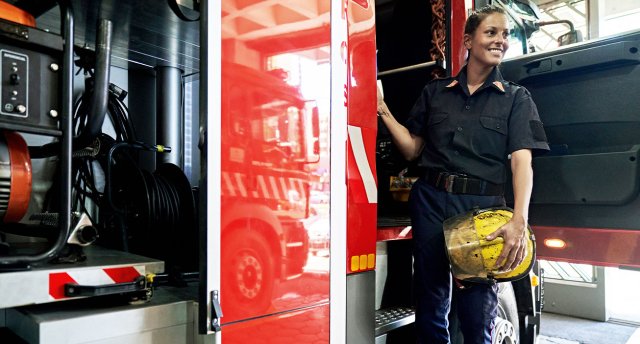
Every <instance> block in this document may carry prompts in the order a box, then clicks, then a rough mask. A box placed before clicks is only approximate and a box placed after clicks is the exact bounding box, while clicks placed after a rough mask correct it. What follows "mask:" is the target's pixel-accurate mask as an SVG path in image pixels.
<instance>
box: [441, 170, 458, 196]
mask: <svg viewBox="0 0 640 344" xmlns="http://www.w3.org/2000/svg"><path fill="white" fill-rule="evenodd" d="M456 177H457V176H456V175H455V174H449V175H447V176H446V179H445V180H444V189H445V190H446V191H447V192H448V193H452V192H453V182H454V181H455V180H456Z"/></svg>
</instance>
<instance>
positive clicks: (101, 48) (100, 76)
mask: <svg viewBox="0 0 640 344" xmlns="http://www.w3.org/2000/svg"><path fill="white" fill-rule="evenodd" d="M112 26H113V25H112V23H111V21H109V20H107V19H100V21H99V23H98V34H97V37H96V68H95V70H96V74H95V78H94V81H93V94H92V97H91V105H90V108H89V121H88V123H87V126H86V127H85V130H83V131H82V134H81V135H80V137H78V138H77V142H74V144H77V146H76V147H77V148H84V147H86V146H88V145H90V144H91V143H92V142H93V140H94V139H95V138H96V136H98V134H99V133H101V132H102V124H103V123H104V116H105V114H106V112H107V103H108V97H109V68H110V66H111V36H112Z"/></svg>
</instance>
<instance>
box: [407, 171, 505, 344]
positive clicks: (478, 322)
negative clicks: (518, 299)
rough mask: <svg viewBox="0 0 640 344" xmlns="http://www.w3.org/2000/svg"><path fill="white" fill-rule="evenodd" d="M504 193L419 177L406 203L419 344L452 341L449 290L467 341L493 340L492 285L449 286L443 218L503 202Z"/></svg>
mask: <svg viewBox="0 0 640 344" xmlns="http://www.w3.org/2000/svg"><path fill="white" fill-rule="evenodd" d="M504 204H505V203H504V197H503V196H477V195H466V194H452V193H449V192H446V191H443V190H439V189H436V188H435V187H433V186H431V185H429V184H427V182H426V181H425V180H424V179H423V178H421V179H418V181H416V183H415V184H414V185H413V188H412V190H411V195H410V198H409V205H410V210H411V221H412V228H413V230H412V231H413V240H414V252H413V255H414V284H415V285H414V287H415V290H414V293H415V297H416V302H417V307H416V329H417V334H418V343H421V344H440V343H443V344H447V343H450V337H449V331H448V324H449V322H448V320H447V317H448V314H449V312H450V308H451V298H452V294H453V297H454V298H455V301H456V302H454V304H455V305H456V308H457V309H456V313H457V315H458V319H459V320H460V329H461V330H462V333H463V336H464V343H465V344H474V343H477V344H481V343H482V344H488V343H491V332H492V330H493V325H494V319H495V317H496V315H497V307H498V295H497V286H496V285H484V284H473V285H472V286H469V287H466V288H462V289H460V288H457V287H455V286H454V287H453V288H452V277H451V270H450V267H449V259H448V257H447V252H446V247H445V241H444V234H443V229H442V223H443V221H444V220H446V219H448V218H450V217H452V216H455V215H458V214H461V213H465V212H467V211H469V210H472V209H473V208H480V209H483V208H489V207H494V206H503V205H504Z"/></svg>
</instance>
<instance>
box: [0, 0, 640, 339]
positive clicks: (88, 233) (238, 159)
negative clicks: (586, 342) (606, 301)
mask: <svg viewBox="0 0 640 344" xmlns="http://www.w3.org/2000/svg"><path fill="white" fill-rule="evenodd" d="M486 2H488V1H475V3H474V1H445V0H439V1H394V0H378V1H375V2H374V1H368V0H342V1H329V0H314V1H308V0H272V1H271V0H221V1H206V0H202V1H198V0H194V1H181V0H168V1H167V2H154V1H127V0H91V1H86V0H83V1H81V0H73V1H71V0H70V1H67V0H60V1H57V2H53V1H31V0H12V1H9V3H11V4H13V5H15V6H16V8H13V7H11V6H9V5H8V4H5V3H4V2H2V3H0V4H2V7H0V10H1V11H2V16H1V17H3V18H4V19H3V20H2V21H1V22H0V24H1V25H0V62H2V69H1V70H0V78H1V79H2V86H1V87H2V92H0V94H1V95H2V108H1V109H0V110H1V111H0V128H2V133H3V135H2V139H0V159H1V160H2V164H0V177H1V178H3V180H4V182H3V183H4V184H3V185H4V186H5V187H4V188H3V189H2V190H0V191H1V192H2V198H1V199H0V200H5V201H3V202H0V217H1V219H2V223H1V224H0V234H2V235H1V236H0V341H1V342H4V340H5V338H6V339H7V340H16V341H19V340H23V341H27V342H29V343H77V342H82V343H98V342H99V343H125V342H134V341H135V342H139V341H141V340H142V341H146V342H152V343H198V342H205V341H213V342H215V343H220V342H224V343H249V342H251V343H327V342H330V343H350V344H351V343H406V342H411V341H412V340H415V339H414V333H413V328H412V326H413V325H412V323H413V319H414V310H413V308H412V304H413V302H412V295H413V293H417V292H419V291H414V290H412V287H411V276H412V258H411V240H410V239H411V227H410V223H409V221H408V216H407V209H406V202H405V199H404V195H403V193H404V192H406V188H407V187H408V185H409V184H410V181H411V180H412V179H411V178H413V177H415V176H414V175H412V171H413V169H414V167H413V166H412V165H411V164H409V163H406V162H404V161H402V160H400V159H399V156H398V154H396V153H395V151H394V148H393V146H392V145H391V143H390V139H389V137H388V135H387V133H385V131H384V128H382V127H381V126H379V125H378V119H377V117H376V115H375V104H376V85H377V84H378V83H379V84H381V86H382V88H383V90H384V94H385V100H386V102H387V103H388V105H389V106H390V108H391V109H392V111H393V112H394V114H397V115H398V117H399V119H400V120H402V119H403V116H406V113H407V112H408V110H409V107H410V106H411V105H412V104H413V101H414V100H415V99H416V98H417V95H418V93H419V92H420V90H421V89H422V87H423V86H424V84H425V83H426V82H427V81H428V80H430V79H432V78H434V77H436V76H437V75H454V74H455V73H457V71H458V70H459V69H460V67H461V65H462V63H463V61H464V49H463V47H462V25H463V23H464V20H465V18H466V16H467V14H468V11H469V10H470V9H472V8H473V7H474V6H481V5H483V4H484V3H486ZM492 3H495V4H497V5H499V6H503V7H504V8H505V9H506V11H507V13H508V15H509V17H510V19H511V21H512V24H513V36H512V40H513V41H512V43H511V49H515V50H520V51H521V52H522V53H523V56H522V57H518V58H513V59H509V60H507V61H505V62H504V63H503V66H502V68H503V74H504V75H505V77H506V78H507V79H509V80H513V81H514V82H518V83H521V84H523V85H525V86H526V87H527V88H528V89H529V90H530V91H531V93H532V94H533V96H534V99H535V100H536V103H537V104H538V106H539V110H540V114H541V117H542V119H543V121H544V122H545V127H546V129H547V134H548V136H549V139H550V143H551V144H552V147H553V149H552V152H551V154H549V155H547V156H543V157H537V158H536V159H535V162H534V164H535V166H534V170H535V174H536V176H535V178H536V180H535V185H536V188H535V189H534V196H533V199H532V207H531V223H532V225H533V226H534V231H535V233H536V238H537V242H538V256H539V257H540V258H544V259H550V260H562V261H571V262H588V263H593V264H599V265H607V266H632V267H638V266H640V255H639V253H638V247H640V245H637V243H638V242H640V238H639V237H638V234H637V233H638V232H637V231H635V230H637V229H638V228H640V226H639V225H638V217H637V214H636V211H635V209H637V203H638V202H640V200H639V199H640V198H639V197H638V189H639V188H638V187H637V180H638V178H637V174H638V168H637V158H638V144H637V138H635V135H634V133H635V132H636V130H634V128H635V126H637V125H638V123H639V122H640V121H639V120H638V118H637V117H638V116H637V111H635V110H634V109H637V108H639V107H640V104H636V103H637V101H638V100H637V97H633V96H631V94H632V92H633V91H634V90H637V85H635V84H634V83H633V80H634V78H636V80H637V75H636V74H637V73H638V71H637V68H635V67H636V65H637V63H638V54H637V52H638V42H639V38H638V35H639V34H638V33H630V34H627V35H623V36H618V37H612V38H609V39H603V40H599V41H592V42H588V43H584V44H577V45H570V46H567V47H563V48H560V49H558V50H556V51H553V52H543V53H535V54H529V53H530V51H529V50H530V49H529V46H528V44H527V40H528V38H529V37H530V35H531V33H532V32H533V31H535V30H536V29H537V28H538V26H537V22H538V18H539V16H538V13H537V10H536V7H535V5H534V4H533V3H531V2H529V1H524V0H522V1H521V0H517V1H502V0H496V1H492ZM5 5H6V7H7V8H6V9H4V8H3V7H5ZM25 18H26V19H25ZM34 18H35V19H34ZM74 47H75V49H74ZM80 72H84V73H80ZM594 92H595V93H596V94H601V95H606V97H605V96H603V98H597V97H591V98H589V99H585V96H584V94H585V93H587V94H591V93H594ZM623 95H624V96H626V97H625V102H616V99H618V100H619V99H620V97H621V96H623ZM634 111H635V112H634ZM105 118H109V119H110V120H107V121H105V120H104V119H105ZM134 129H135V130H134ZM168 147H170V149H169V148H168ZM612 176H615V177H612ZM398 181H400V183H399V182H398ZM594 181H595V182H594ZM7 185H8V187H7ZM595 243H597V244H595ZM541 277H542V276H541V274H540V273H539V271H538V270H537V268H536V269H534V273H532V274H531V275H530V276H529V277H528V278H525V279H522V280H519V281H516V282H512V283H504V284H501V286H500V294H499V295H500V307H499V318H498V321H497V325H496V338H495V342H496V343H514V342H518V343H535V338H536V335H537V333H538V331H539V324H540V310H541V304H542V300H541V284H540V280H541ZM152 294H153V295H152ZM122 295H125V296H126V297H125V300H126V301H127V303H126V304H123V303H122V302H121V301H120V299H121V298H120V296H122ZM54 301H64V302H54ZM129 303H133V304H129ZM451 320H452V335H453V337H454V342H456V343H459V342H461V338H460V336H459V335H458V332H457V330H456V327H455V326H456V325H455V324H456V321H455V315H453V316H452V319H451Z"/></svg>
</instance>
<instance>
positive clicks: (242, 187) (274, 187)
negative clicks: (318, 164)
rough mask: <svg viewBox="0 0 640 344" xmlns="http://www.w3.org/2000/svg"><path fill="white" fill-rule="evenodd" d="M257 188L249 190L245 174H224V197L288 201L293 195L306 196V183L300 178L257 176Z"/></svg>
mask: <svg viewBox="0 0 640 344" xmlns="http://www.w3.org/2000/svg"><path fill="white" fill-rule="evenodd" d="M255 178H256V183H255V186H256V188H255V189H254V188H253V187H251V188H248V187H247V186H248V184H247V175H246V174H244V173H237V172H236V173H232V172H222V195H223V196H230V197H243V198H264V199H276V200H288V199H290V198H291V197H292V195H291V193H292V192H296V193H297V194H298V197H299V196H301V195H305V194H306V193H305V183H304V181H303V180H302V179H300V178H289V177H276V176H267V175H257V176H256V177H255Z"/></svg>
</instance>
